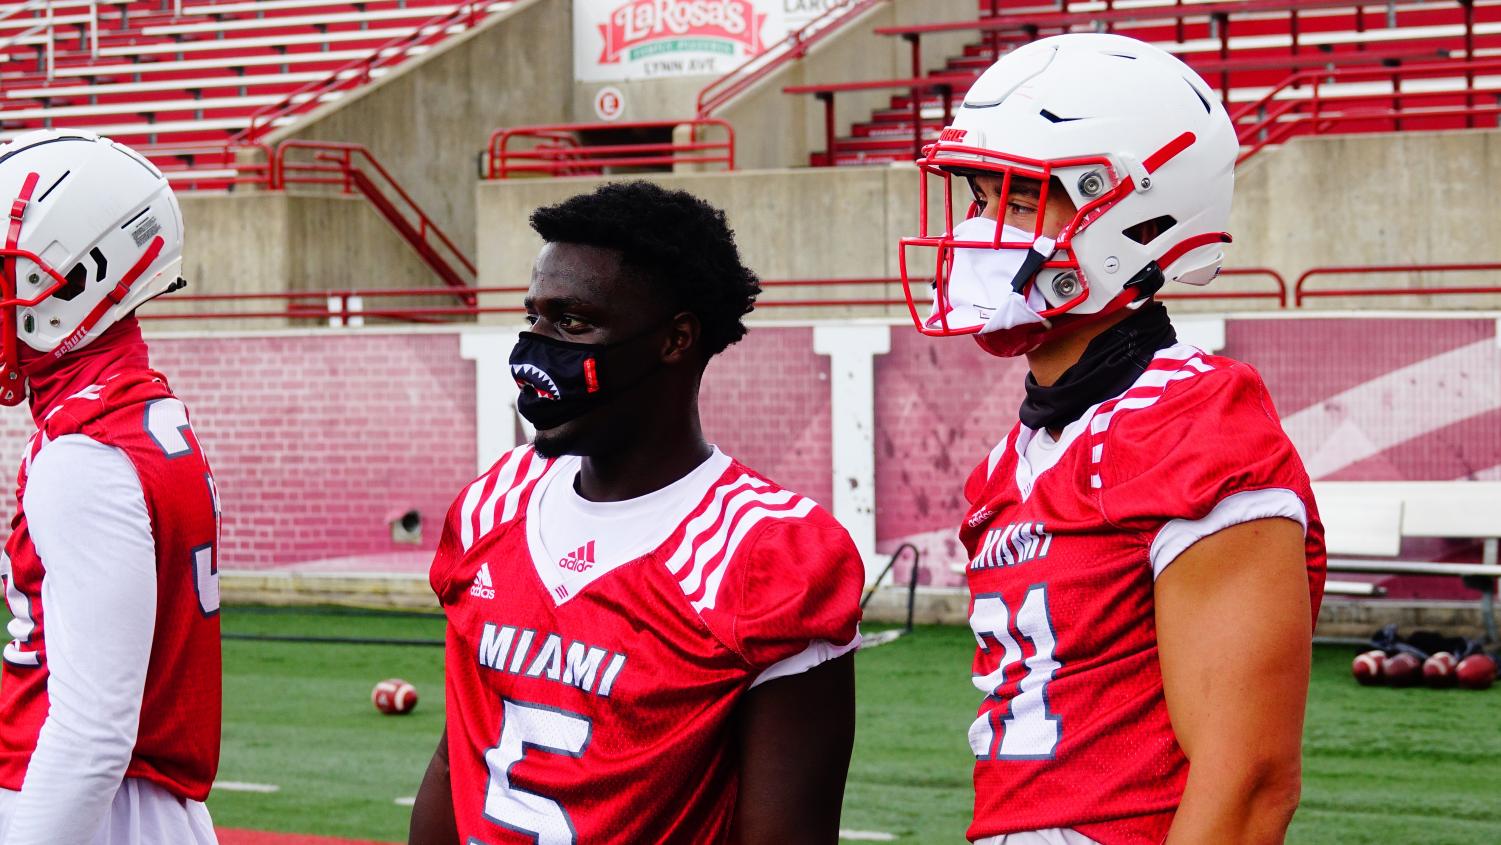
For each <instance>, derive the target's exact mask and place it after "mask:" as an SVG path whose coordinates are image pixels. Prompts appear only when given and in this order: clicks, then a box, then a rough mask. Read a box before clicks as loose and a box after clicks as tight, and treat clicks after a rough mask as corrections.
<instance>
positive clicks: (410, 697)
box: [370, 678, 417, 716]
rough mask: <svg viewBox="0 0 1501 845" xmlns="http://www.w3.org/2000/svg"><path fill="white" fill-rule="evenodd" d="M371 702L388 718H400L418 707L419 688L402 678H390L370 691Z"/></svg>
mask: <svg viewBox="0 0 1501 845" xmlns="http://www.w3.org/2000/svg"><path fill="white" fill-rule="evenodd" d="M370 702H371V703H372V704H374V705H375V709H376V710H379V711H380V712H382V713H384V714H386V715H387V716H400V715H402V714H404V713H410V712H412V710H413V709H415V708H416V707H417V688H416V687H414V686H412V685H411V684H409V683H407V682H406V681H403V680H402V679H400V678H389V679H387V680H384V681H381V682H380V683H378V684H376V685H375V689H373V690H371V691H370Z"/></svg>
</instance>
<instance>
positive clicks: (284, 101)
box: [234, 0, 509, 142]
mask: <svg viewBox="0 0 1501 845" xmlns="http://www.w3.org/2000/svg"><path fill="white" fill-rule="evenodd" d="M504 3H505V4H506V5H509V0H504ZM495 5H497V0H469V2H465V3H463V4H462V5H459V6H456V7H455V8H453V9H452V10H450V11H447V12H444V13H442V14H439V15H435V16H433V17H432V18H429V19H428V20H426V21H424V22H422V23H421V24H418V25H417V27H416V29H414V30H412V31H411V32H410V33H408V34H406V35H401V36H397V37H396V38H392V39H391V40H390V41H387V42H386V43H384V44H382V45H380V46H379V47H376V48H375V49H374V50H371V51H370V53H369V55H367V56H365V57H364V58H362V59H355V60H354V61H352V62H349V63H347V64H344V65H341V66H340V67H338V68H337V69H335V70H334V71H332V72H331V73H329V75H328V76H327V77H325V78H323V79H320V80H317V81H315V82H309V83H308V84H306V85H304V86H302V87H301V88H298V89H297V90H296V91H293V92H292V93H290V94H288V95H286V96H285V97H283V98H281V99H280V100H278V101H276V102H274V103H272V104H270V105H267V106H263V107H261V108H260V109H257V110H256V111H255V113H254V114H252V115H251V116H250V125H249V126H247V127H245V128H244V129H242V130H240V132H239V133H237V134H236V135H235V136H234V140H236V141H241V142H249V141H256V140H259V139H260V137H261V136H262V135H264V134H265V133H266V132H267V131H269V130H270V129H271V128H272V126H273V125H274V124H275V123H277V122H278V121H281V120H285V119H286V118H290V117H294V116H296V115H298V114H301V113H303V112H307V111H311V110H313V109H315V108H317V107H318V106H319V105H321V104H322V102H323V100H324V98H326V97H327V96H328V95H329V94H332V93H334V92H337V91H346V90H350V89H354V88H358V87H360V86H362V85H365V84H367V83H369V82H370V80H371V78H372V74H373V72H374V71H375V70H376V69H378V68H385V67H391V66H394V65H398V64H400V63H402V62H403V61H406V59H407V58H408V57H409V56H410V55H411V53H412V51H413V50H414V49H416V48H419V47H429V46H432V45H434V44H437V43H438V42H440V41H443V40H445V39H447V38H448V30H449V29H450V28H451V27H454V26H462V27H463V28H465V29H472V28H473V27H475V26H477V25H478V24H479V23H480V22H482V21H483V20H484V19H485V16H486V14H487V13H488V12H489V11H490V7H491V6H495Z"/></svg>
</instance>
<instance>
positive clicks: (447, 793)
mask: <svg viewBox="0 0 1501 845" xmlns="http://www.w3.org/2000/svg"><path fill="white" fill-rule="evenodd" d="M458 841H459V829H458V823H457V822H455V821H454V818H453V781H452V780H451V779H450V778H449V775H448V729H447V728H444V729H443V736H442V737H441V738H439V739H438V749H437V750H436V751H434V752H433V759H432V761H431V762H429V763H428V764H427V773H426V774H424V775H423V776H422V786H421V787H419V788H418V790H417V802H416V803H415V804H413V805H412V826H411V828H410V830H408V832H407V843H408V845H452V843H455V842H458Z"/></svg>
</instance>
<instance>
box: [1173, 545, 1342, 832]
mask: <svg viewBox="0 0 1501 845" xmlns="http://www.w3.org/2000/svg"><path fill="white" fill-rule="evenodd" d="M1155 598H1156V614H1157V641H1158V647H1159V650H1160V659H1161V664H1162V679H1163V687H1164V690H1165V693H1166V696H1167V707H1168V712H1169V714H1170V715H1171V717H1172V722H1173V731H1174V732H1175V733H1176V734H1177V736H1178V742H1179V744H1180V745H1182V747H1183V751H1184V753H1185V754H1187V756H1188V760H1189V770H1188V783H1187V786H1186V787H1185V788H1184V791H1183V800H1182V803H1181V804H1180V805H1179V807H1178V813H1177V816H1176V817H1175V819H1174V821H1173V826H1172V830H1171V831H1170V833H1169V835H1168V838H1167V842H1168V843H1169V845H1177V843H1198V842H1215V843H1224V845H1236V843H1263V842H1281V841H1282V840H1283V836H1284V834H1285V833H1286V830H1287V825H1288V823H1289V822H1290V821H1291V820H1292V816H1293V811H1294V810H1295V809H1296V808H1297V806H1298V798H1299V791H1300V786H1301V773H1302V738H1303V709H1304V704H1305V702H1306V700H1307V697H1308V676H1309V663H1310V661H1311V659H1312V636H1311V629H1310V625H1309V620H1310V614H1311V611H1310V608H1309V596H1308V573H1307V567H1306V561H1305V558H1304V548H1303V529H1302V526H1301V525H1299V524H1298V523H1297V522H1295V521H1293V520H1291V519H1280V518H1279V519H1258V520H1253V521H1250V522H1245V523H1241V524H1239V525H1234V526H1231V527H1229V528H1226V529H1224V530H1222V531H1219V532H1216V533H1214V534H1211V535H1209V536H1208V537H1205V538H1203V539H1201V540H1199V541H1198V542H1196V543H1194V544H1193V545H1192V546H1190V547H1189V548H1188V549H1187V550H1186V551H1184V552H1183V553H1182V554H1181V555H1179V556H1178V557H1177V559H1176V560H1174V561H1173V562H1172V563H1171V565H1169V566H1168V567H1167V568H1166V569H1165V570H1163V571H1162V573H1161V574H1160V575H1159V576H1158V578H1157V582H1156V588H1155Z"/></svg>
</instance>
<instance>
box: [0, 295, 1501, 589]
mask: <svg viewBox="0 0 1501 845" xmlns="http://www.w3.org/2000/svg"><path fill="white" fill-rule="evenodd" d="M812 334H813V333H812V329H811V328H806V327H791V328H769V327H768V328H759V329H756V330H754V331H753V332H752V333H751V334H750V336H749V337H747V338H746V339H745V340H744V341H742V342H741V343H739V344H737V345H736V346H733V347H731V348H730V349H729V350H728V351H727V352H726V353H725V354H724V355H723V356H721V357H719V358H718V359H716V360H715V361H714V362H713V363H712V364H711V365H710V367H709V371H708V374H707V376H706V379H705V383H704V390H703V401H702V412H703V422H704V429H705V433H706V434H707V436H708V437H709V439H710V440H711V441H712V442H715V443H717V444H719V445H720V447H721V448H723V449H724V450H725V451H726V452H728V453H730V454H731V455H734V456H735V457H737V458H739V459H741V460H742V461H744V462H745V463H747V464H748V465H750V466H753V467H755V468H756V469H758V470H759V471H761V472H763V473H765V474H766V475H768V476H770V477H772V478H774V479H776V480H777V481H778V482H780V483H782V484H785V485H787V486H788V487H790V488H792V489H794V490H797V491H799V492H801V493H804V494H806V495H809V496H811V497H813V498H814V499H815V500H817V501H819V502H821V503H823V504H824V505H825V506H827V505H829V504H830V503H831V502H832V498H833V488H832V483H833V482H832V478H831V472H830V470H831V467H830V461H831V444H832V439H833V437H834V427H835V421H834V420H832V419H831V415H830V410H829V379H830V371H829V360H828V358H826V357H824V356H821V355H817V354H815V353H814V352H813V350H812V346H813V339H812ZM1226 338H1227V348H1226V349H1225V350H1224V352H1225V354H1228V355H1231V356H1234V357H1238V358H1241V359H1243V360H1246V361H1249V362H1251V363H1252V364H1254V365H1255V366H1257V367H1258V368H1259V369H1260V370H1261V371H1262V373H1263V375H1264V377H1265V379H1266V382H1267V384H1268V386H1269V388H1270V389H1271V391H1272V395H1273V398H1274V400H1275V401H1276V403H1277V406H1278V409H1279V411H1280V412H1281V414H1282V416H1283V418H1284V420H1285V421H1286V422H1287V423H1288V426H1289V431H1290V432H1294V436H1295V442H1297V443H1298V446H1299V448H1300V450H1302V451H1303V453H1304V455H1305V459H1306V460H1308V461H1310V465H1313V464H1314V462H1316V461H1322V462H1323V465H1325V466H1328V467H1330V470H1329V472H1327V473H1325V474H1324V475H1323V476H1322V477H1327V478H1333V479H1352V480H1353V479H1372V480H1378V479H1388V480H1427V479H1431V480H1453V479H1462V478H1489V479H1493V480H1494V479H1497V478H1501V389H1498V387H1497V385H1498V383H1501V379H1498V375H1497V374H1498V373H1501V345H1498V342H1497V338H1496V323H1495V321H1494V320H1493V319H1489V318H1483V319H1473V320H1441V319H1413V320H1380V319H1371V320H1351V319H1331V318H1325V319H1315V320H1271V319H1259V320H1258V319H1247V320H1232V321H1230V322H1229V324H1228V325H1227V329H1226ZM151 345H152V351H153V360H154V362H155V364H156V365H157V366H158V367H159V368H160V369H161V370H162V371H163V372H165V373H167V375H168V377H169V378H170V379H171V381H172V384H173V387H174V388H175V389H176V391H177V393H178V395H180V396H181V397H182V398H183V400H184V401H185V402H187V404H188V407H189V408H190V410H191V413H192V418H193V421H194V427H195V429H196V430H197V431H198V434H199V437H200V438H201V440H202V441H203V442H204V444H205V446H206V448H207V449H208V451H209V457H210V460H211V461H212V462H213V465H214V469H215V473H216V475H217V476H218V482H219V488H220V491H221V495H222V499H223V505H224V511H225V522H224V546H223V557H222V559H223V562H224V565H226V566H228V567H232V568H245V567H266V566H275V565H282V564H292V563H301V562H306V561H313V560H322V559H327V558H332V557H343V556H353V555H363V556H370V555H377V556H379V555H381V554H382V553H386V552H400V551H410V550H412V547H411V546H396V545H393V544H392V542H391V540H390V537H389V532H388V529H387V526H386V521H387V519H388V518H389V517H391V516H393V515H395V514H398V513H400V512H401V511H404V510H406V509H408V508H416V509H418V510H419V511H421V512H422V514H423V516H424V518H425V520H426V531H425V536H424V538H423V540H424V544H423V547H424V548H427V549H431V548H432V547H433V545H434V544H435V543H436V541H437V533H438V531H439V530H440V527H441V522H442V518H443V515H444V514H445V512H446V510H447V508H448V505H449V504H450V503H451V502H452V499H453V497H454V496H455V495H456V494H457V493H458V491H459V489H460V488H461V487H462V486H463V485H464V484H465V483H466V482H467V481H468V480H469V479H470V478H472V477H473V475H474V452H475V422H474V408H475V384H474V367H473V365H472V363H470V362H468V361H465V360H463V359H462V358H460V356H459V338H458V335H457V334H456V333H443V334H428V333H410V334H404V333H380V334H377V333H338V332H328V333H320V334H307V335H279V336H264V337H255V336H250V337H241V336H230V335H213V336H206V337H198V338H158V339H155V340H153V341H152V342H151ZM875 361H876V363H875V374H874V375H875V410H876V431H875V438H876V439H875V445H876V529H877V536H878V538H879V548H880V549H881V550H883V551H889V550H890V549H891V548H893V547H894V546H895V545H896V544H897V543H898V542H901V541H904V540H914V541H917V542H918V543H919V545H922V546H923V548H924V551H925V553H926V561H925V566H924V572H923V573H922V578H923V581H924V582H925V583H929V584H934V585H944V584H947V585H957V584H960V583H962V578H961V577H960V576H959V575H958V574H957V573H955V572H953V571H952V569H951V564H952V563H954V562H956V561H960V560H962V558H963V553H962V550H959V549H958V548H957V545H956V543H955V542H954V541H953V529H954V526H955V525H956V524H957V521H958V519H959V518H960V516H961V512H962V510H963V502H962V500H961V493H960V490H961V485H962V483H963V479H964V478H965V476H966V475H967V474H968V472H969V471H970V470H971V469H972V468H973V467H974V466H975V464H976V463H977V462H978V461H980V460H981V459H982V458H983V457H984V455H985V454H986V453H987V452H988V451H989V449H990V448H991V447H992V446H993V445H994V444H995V443H996V442H997V441H998V440H999V439H1000V438H1002V437H1003V436H1004V435H1005V433H1006V431H1007V430H1009V428H1010V426H1011V425H1012V422H1013V421H1014V419H1015V413H1016V408H1017V405H1018V404H1019V403H1020V401H1021V398H1022V379H1023V377H1024V376H1025V372H1026V371H1025V366H1024V364H1023V362H1021V361H1016V360H1012V361H1004V360H1000V359H995V358H991V357H990V356H988V355H985V354H984V353H983V352H981V351H980V350H979V349H978V348H977V347H976V346H975V345H974V344H973V343H971V342H970V341H968V340H964V339H953V340H930V339H927V338H923V337H921V336H919V335H917V334H916V333H914V332H912V331H910V330H908V329H907V328H906V327H905V326H895V327H893V329H892V333H891V351H890V353H889V354H886V355H883V356H880V357H878V358H876V359H875ZM1347 406H1348V407H1347ZM1346 421H1348V422H1349V423H1350V424H1351V425H1354V426H1356V428H1357V429H1358V432H1357V433H1358V435H1359V437H1360V438H1366V439H1367V440H1370V441H1373V442H1377V443H1379V444H1381V447H1380V450H1379V451H1377V452H1374V453H1372V454H1370V455H1362V454H1358V453H1357V454H1354V455H1351V454H1346V453H1348V452H1349V449H1348V447H1347V446H1345V445H1343V444H1345V443H1346V442H1348V441H1350V440H1351V437H1352V435H1351V429H1348V428H1340V427H1339V426H1341V425H1344V424H1345V422H1346ZM30 431H31V424H30V417H29V415H28V414H27V413H26V412H25V409H24V408H17V409H10V410H7V411H4V412H0V456H3V457H4V459H5V463H7V464H8V466H7V467H6V468H5V470H4V471H5V472H7V473H9V472H13V468H14V461H15V459H16V458H18V457H19V455H20V451H21V446H22V444H23V443H24V441H25V439H26V437H27V436H29V434H30ZM1412 432H1418V433H1419V434H1418V436H1409V435H1410V434H1411V433H1412ZM1300 437H1301V438H1302V439H1301V440H1299V439H1298V438H1300ZM1357 439H1358V438H1357ZM1331 450H1332V451H1331ZM1340 450H1344V451H1343V452H1341V451H1340ZM1331 454H1332V455H1333V457H1331ZM1316 475H1317V473H1316ZM11 477H13V476H11ZM6 498H7V499H9V498H10V497H9V496H7V497H6ZM407 560H408V561H415V562H408V563H406V564H405V565H406V566H408V567H414V566H419V565H420V564H421V562H422V555H421V554H420V550H419V553H418V554H416V555H407Z"/></svg>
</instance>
